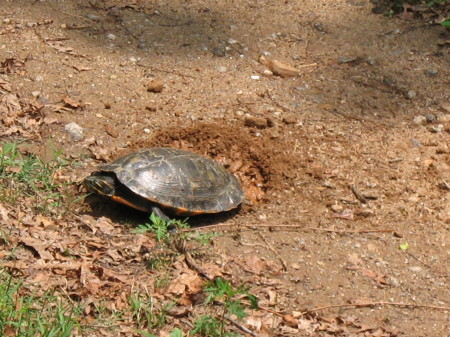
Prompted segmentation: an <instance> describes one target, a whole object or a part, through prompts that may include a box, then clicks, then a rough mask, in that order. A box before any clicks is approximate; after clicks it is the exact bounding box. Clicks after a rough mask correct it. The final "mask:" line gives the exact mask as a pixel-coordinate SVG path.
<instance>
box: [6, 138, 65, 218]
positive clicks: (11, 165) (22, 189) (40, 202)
mask: <svg viewBox="0 0 450 337" xmlns="http://www.w3.org/2000/svg"><path fill="white" fill-rule="evenodd" d="M17 146H18V143H5V144H3V145H1V148H0V201H2V202H5V203H7V204H11V205H15V204H16V203H17V202H18V201H19V199H20V201H21V202H26V200H29V203H30V206H31V205H33V207H34V209H35V210H36V211H37V212H39V213H42V214H51V213H52V212H53V211H55V210H57V209H58V208H60V207H61V206H62V205H63V202H64V196H63V195H62V192H61V190H62V188H61V187H63V185H67V184H68V183H67V184H62V183H58V182H56V181H55V175H56V173H57V172H58V171H59V170H60V169H62V168H63V167H65V166H68V165H69V164H70V163H69V162H68V161H66V160H64V159H63V158H62V156H61V153H60V152H54V156H53V160H51V161H50V162H48V163H45V162H43V161H42V160H41V159H40V158H39V157H38V156H36V155H33V154H26V155H25V154H22V153H21V152H20V151H19V149H18V147H17Z"/></svg>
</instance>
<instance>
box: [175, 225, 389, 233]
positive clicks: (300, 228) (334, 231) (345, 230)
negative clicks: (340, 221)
mask: <svg viewBox="0 0 450 337" xmlns="http://www.w3.org/2000/svg"><path fill="white" fill-rule="evenodd" d="M220 227H240V228H242V227H245V228H292V229H294V228H295V229H299V230H303V231H309V230H312V231H319V232H331V233H349V234H352V233H354V234H359V233H394V232H395V230H393V229H357V230H351V229H332V228H317V227H303V225H243V224H218V225H208V226H204V227H195V228H186V229H183V230H182V232H192V231H196V230H199V229H214V228H220Z"/></svg>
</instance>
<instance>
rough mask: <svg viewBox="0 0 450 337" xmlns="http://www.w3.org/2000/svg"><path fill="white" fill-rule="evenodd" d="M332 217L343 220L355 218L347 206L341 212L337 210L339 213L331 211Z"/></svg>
mask: <svg viewBox="0 0 450 337" xmlns="http://www.w3.org/2000/svg"><path fill="white" fill-rule="evenodd" d="M332 217H333V218H338V219H344V220H354V219H355V215H354V213H353V211H352V210H351V209H349V208H347V209H344V210H343V211H342V212H339V213H333V214H332Z"/></svg>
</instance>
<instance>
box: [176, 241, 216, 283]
mask: <svg viewBox="0 0 450 337" xmlns="http://www.w3.org/2000/svg"><path fill="white" fill-rule="evenodd" d="M173 246H174V248H175V250H176V251H178V252H179V253H180V254H183V255H184V256H185V258H186V264H187V265H188V267H189V268H191V269H192V270H194V271H195V272H196V273H198V274H199V275H201V276H203V277H204V278H206V279H207V280H208V281H212V280H213V279H214V277H211V276H210V275H209V274H208V273H207V272H206V271H204V270H203V269H202V268H200V266H199V265H198V264H197V263H196V262H195V260H194V258H193V257H192V255H191V253H189V252H188V251H187V250H186V248H185V246H184V241H182V240H177V239H175V240H174V242H173Z"/></svg>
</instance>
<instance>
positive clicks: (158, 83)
mask: <svg viewBox="0 0 450 337" xmlns="http://www.w3.org/2000/svg"><path fill="white" fill-rule="evenodd" d="M146 87H147V91H148V92H154V93H159V92H161V91H162V90H163V88H164V82H163V81H162V80H161V79H154V80H151V81H148V82H147V84H146Z"/></svg>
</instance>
